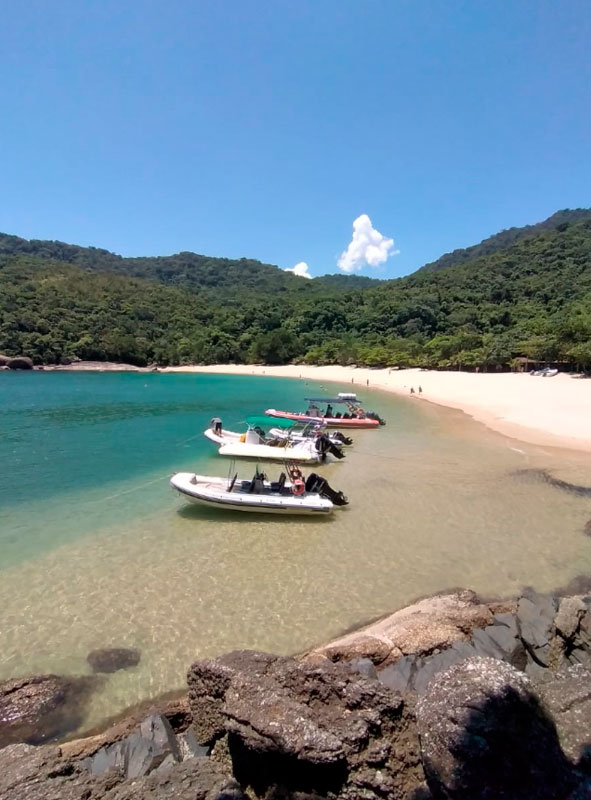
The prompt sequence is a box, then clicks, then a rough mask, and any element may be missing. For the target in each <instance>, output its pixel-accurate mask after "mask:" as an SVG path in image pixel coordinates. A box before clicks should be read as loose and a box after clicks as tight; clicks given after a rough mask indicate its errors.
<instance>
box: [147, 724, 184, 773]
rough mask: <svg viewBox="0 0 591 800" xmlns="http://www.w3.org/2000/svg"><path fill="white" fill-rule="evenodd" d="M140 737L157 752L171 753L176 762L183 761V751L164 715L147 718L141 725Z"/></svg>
mask: <svg viewBox="0 0 591 800" xmlns="http://www.w3.org/2000/svg"><path fill="white" fill-rule="evenodd" d="M140 736H142V737H143V738H144V739H146V740H147V741H149V742H151V743H152V744H153V745H154V748H155V749H156V750H161V751H162V752H164V753H170V754H171V755H173V756H174V758H175V760H176V761H180V760H181V750H180V747H179V743H178V741H177V738H176V736H175V735H174V731H173V730H172V727H171V725H170V722H169V721H168V720H167V719H166V717H165V716H163V715H162V714H152V715H151V716H149V717H146V719H145V720H143V722H142V723H141V725H140Z"/></svg>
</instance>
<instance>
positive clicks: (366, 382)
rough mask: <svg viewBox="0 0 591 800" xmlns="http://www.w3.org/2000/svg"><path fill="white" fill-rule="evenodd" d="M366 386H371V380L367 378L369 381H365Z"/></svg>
mask: <svg viewBox="0 0 591 800" xmlns="http://www.w3.org/2000/svg"><path fill="white" fill-rule="evenodd" d="M365 385H366V386H369V378H367V380H366V381H365Z"/></svg>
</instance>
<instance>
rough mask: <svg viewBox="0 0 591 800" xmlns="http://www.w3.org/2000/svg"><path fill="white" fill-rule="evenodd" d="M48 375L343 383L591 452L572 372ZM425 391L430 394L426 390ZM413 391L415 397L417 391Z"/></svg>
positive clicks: (527, 438)
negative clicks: (548, 374) (207, 376)
mask: <svg viewBox="0 0 591 800" xmlns="http://www.w3.org/2000/svg"><path fill="white" fill-rule="evenodd" d="M43 371H46V372H87V371H88V372H90V371H91V372H142V373H154V372H157V373H159V374H168V373H179V374H180V373H210V374H216V373H217V374H226V375H255V376H265V377H276V378H295V379H298V378H299V379H302V380H314V381H326V382H330V383H339V384H341V386H342V387H343V389H345V388H348V387H349V386H354V387H355V389H360V390H361V391H363V389H364V388H370V389H372V390H373V389H379V390H381V391H386V392H390V393H391V394H396V395H398V396H400V397H406V398H410V397H412V398H413V399H416V400H424V401H427V402H429V403H433V404H435V405H439V406H444V407H446V408H452V409H455V410H458V411H462V412H463V413H465V414H467V415H468V416H470V417H472V419H474V420H475V421H476V422H479V423H481V424H483V425H485V426H486V427H487V428H489V429H490V430H492V431H495V432H496V433H500V434H502V435H503V436H507V437H509V438H511V439H516V440H518V441H521V442H525V443H528V444H533V445H538V446H546V447H557V448H562V449H567V450H579V451H583V452H586V453H591V414H590V410H591V379H590V380H586V379H584V378H579V377H577V376H575V375H572V374H569V373H559V374H558V375H556V376H554V377H552V378H542V377H541V376H531V375H529V374H528V373H514V372H498V373H497V372H488V373H487V372H481V373H474V372H459V371H438V370H424V369H420V368H412V369H388V368H386V369H370V368H368V367H341V366H335V365H324V366H311V365H305V364H301V365H299V364H286V365H283V366H266V365H255V364H211V365H208V366H197V365H188V366H175V367H159V368H154V367H137V366H133V365H130V364H117V363H113V362H95V361H92V362H88V361H86V362H85V361H83V362H79V363H75V364H71V365H63V366H62V365H52V366H47V367H45V368H44V370H43ZM419 386H420V387H421V388H422V392H421V393H420V394H419V393H418V388H419ZM411 387H413V388H414V390H415V394H413V395H411V394H410V388H411Z"/></svg>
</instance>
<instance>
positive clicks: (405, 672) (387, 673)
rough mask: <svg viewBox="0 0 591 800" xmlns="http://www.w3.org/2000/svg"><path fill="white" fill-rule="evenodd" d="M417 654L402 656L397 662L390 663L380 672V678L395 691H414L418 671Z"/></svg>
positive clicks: (402, 692) (401, 692)
mask: <svg viewBox="0 0 591 800" xmlns="http://www.w3.org/2000/svg"><path fill="white" fill-rule="evenodd" d="M418 662H419V658H418V657H417V656H402V658H399V659H398V661H397V662H396V663H395V664H390V665H389V666H387V667H384V669H382V670H380V671H379V672H378V680H380V681H381V682H382V683H383V684H384V686H387V687H388V688H389V689H392V691H394V692H400V694H406V693H407V692H412V691H414V688H415V676H416V672H417V664H418Z"/></svg>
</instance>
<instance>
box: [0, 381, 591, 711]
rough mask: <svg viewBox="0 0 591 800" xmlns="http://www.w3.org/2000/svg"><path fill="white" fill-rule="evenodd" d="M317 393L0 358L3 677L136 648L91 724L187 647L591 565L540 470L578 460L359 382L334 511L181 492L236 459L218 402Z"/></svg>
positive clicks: (252, 408) (202, 649) (331, 628)
mask: <svg viewBox="0 0 591 800" xmlns="http://www.w3.org/2000/svg"><path fill="white" fill-rule="evenodd" d="M350 388H351V387H350V386H349V387H337V386H331V385H327V386H326V391H327V392H330V393H333V392H334V391H338V390H341V389H343V390H345V389H350ZM312 392H313V393H314V394H317V393H319V392H320V393H322V392H323V389H322V388H321V387H320V385H319V384H318V383H316V384H313V383H311V382H310V383H309V382H306V381H302V380H300V381H298V380H287V379H285V380H284V379H277V378H266V377H254V376H249V377H239V376H222V375H202V374H199V375H191V374H179V375H175V374H154V373H70V372H67V373H66V372H64V373H59V372H58V373H50V372H40V373H32V374H26V373H25V374H13V373H7V372H3V373H0V679H2V678H6V677H11V676H17V675H22V674H40V673H47V672H55V673H58V674H84V673H88V672H89V667H88V664H87V662H86V656H87V654H88V653H89V651H90V650H93V649H95V648H99V647H126V646H127V647H136V648H139V649H140V650H141V654H142V655H141V661H140V664H139V666H138V667H136V668H134V669H131V670H126V671H121V672H118V673H115V674H113V675H111V676H109V677H108V678H107V680H106V681H105V684H104V686H103V688H102V690H101V691H100V692H99V693H98V694H97V695H96V696H95V697H94V698H93V701H92V703H91V705H90V707H89V709H88V713H87V717H86V721H85V725H86V726H91V725H94V724H96V723H98V722H99V721H100V720H102V719H104V718H105V717H106V716H108V715H110V714H113V713H115V712H117V711H120V710H121V709H123V708H125V707H126V706H129V705H131V704H133V703H135V702H138V701H140V700H144V699H146V698H148V697H152V696H156V695H158V694H160V693H162V692H164V691H168V690H171V689H174V688H177V687H179V688H180V687H181V686H182V685H183V681H184V675H185V673H186V669H187V667H188V666H189V664H190V663H191V662H192V661H193V660H194V659H195V658H199V657H205V656H213V655H216V654H219V653H221V652H225V651H228V650H232V649H235V648H255V649H261V650H269V651H273V652H280V653H290V652H298V651H302V650H304V649H306V648H309V647H311V646H313V645H314V644H316V643H319V642H322V641H326V640H327V639H328V638H330V637H332V636H335V635H337V634H338V633H339V632H341V631H342V630H343V629H345V628H349V627H350V626H352V625H355V624H358V623H360V622H363V621H364V620H367V619H370V618H373V617H376V616H378V615H380V614H384V613H387V612H389V611H392V610H393V609H396V608H399V607H401V606H402V605H404V604H406V603H408V602H410V601H412V600H414V599H416V598H417V597H420V596H424V595H427V594H431V593H434V592H437V591H441V590H444V589H447V588H450V587H455V586H466V587H469V588H473V589H475V590H476V591H479V592H481V593H483V594H485V595H489V596H499V595H513V594H514V593H516V592H518V591H519V590H520V588H521V587H523V586H524V585H533V586H535V587H536V588H538V589H540V590H551V589H553V588H555V587H557V586H563V585H565V584H567V583H568V582H569V580H571V579H572V578H573V577H575V576H576V575H578V574H587V575H591V539H590V538H589V537H586V536H585V535H584V532H583V531H584V528H585V525H586V523H587V522H588V520H589V519H591V500H590V499H589V498H588V497H580V496H577V495H574V494H571V493H569V492H565V491H562V490H560V489H557V488H555V487H552V486H549V485H548V483H547V482H545V481H543V480H540V479H537V478H536V474H537V473H536V470H542V469H543V470H548V471H550V472H551V474H553V475H555V476H556V477H559V478H561V479H562V480H565V481H571V482H573V483H578V484H585V485H588V484H589V474H591V470H590V469H589V467H590V466H591V458H590V457H589V456H588V455H585V454H576V453H567V452H560V451H556V450H552V449H549V448H541V447H533V446H528V445H524V444H522V443H519V442H516V441H513V440H511V439H507V438H505V437H502V436H499V435H497V434H494V433H491V432H489V431H487V430H486V429H485V428H484V427H483V426H480V425H478V424H476V423H474V422H472V421H471V420H469V418H467V417H465V416H464V415H462V414H460V413H459V412H450V411H448V410H446V409H441V408H439V407H436V406H431V405H429V404H428V403H424V402H422V401H420V400H417V399H415V400H410V399H406V398H404V399H399V398H396V397H394V396H392V395H388V394H384V393H378V392H371V390H367V389H365V388H364V390H363V392H362V393H361V392H360V393H361V394H362V397H363V398H364V399H366V400H367V403H366V405H367V406H369V407H373V408H374V409H375V410H376V411H378V413H380V414H381V415H382V416H384V417H385V418H386V419H387V421H388V424H387V426H386V427H385V428H381V429H380V430H379V431H358V432H356V433H355V434H354V439H355V442H354V445H353V447H352V448H351V449H350V450H349V451H348V453H347V458H346V459H345V460H344V461H343V462H339V463H336V464H329V465H326V466H323V467H322V468H321V470H319V471H322V472H323V474H325V475H326V477H327V478H328V479H329V481H330V483H331V484H332V485H333V486H335V487H336V488H339V489H343V490H344V491H345V492H346V493H347V494H348V496H349V498H350V501H351V504H350V506H348V507H347V508H346V509H342V510H339V511H338V512H337V513H335V514H334V515H333V517H332V518H330V519H322V520H318V519H316V518H310V519H306V518H294V519H292V520H290V519H287V518H275V517H257V516H256V515H252V516H250V515H240V514H236V513H219V512H216V511H214V510H209V509H200V508H198V507H196V506H193V507H187V506H186V505H184V504H183V502H182V500H181V499H180V498H179V497H178V496H176V495H175V494H173V492H172V491H171V490H170V488H169V486H168V478H169V476H170V475H171V474H172V473H173V472H175V471H177V470H185V469H190V470H195V471H201V472H204V473H209V474H214V475H215V474H218V475H226V474H228V470H229V467H230V465H229V463H228V462H227V461H225V460H223V459H221V458H219V457H218V456H217V455H216V452H215V448H214V447H213V445H212V444H211V443H209V442H208V441H207V440H206V439H205V438H204V437H203V436H202V431H203V430H204V429H205V428H206V427H207V425H208V424H209V420H210V419H211V417H212V416H214V415H220V416H221V417H222V418H223V420H224V424H225V425H226V426H227V427H228V428H235V427H238V426H240V424H241V423H242V422H243V420H244V418H245V416H246V415H249V414H253V413H259V412H261V411H262V410H263V409H265V408H266V407H269V406H275V407H278V408H281V407H289V408H297V407H301V406H302V399H303V397H304V396H305V395H307V394H309V393H312ZM252 470H253V465H252V464H247V465H246V466H245V467H244V469H243V470H242V472H241V476H242V477H247V476H248V475H249V474H250V473H251V472H252ZM523 470H529V472H526V473H524V472H523ZM268 471H269V473H270V474H272V471H273V470H272V468H269V469H268Z"/></svg>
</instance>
